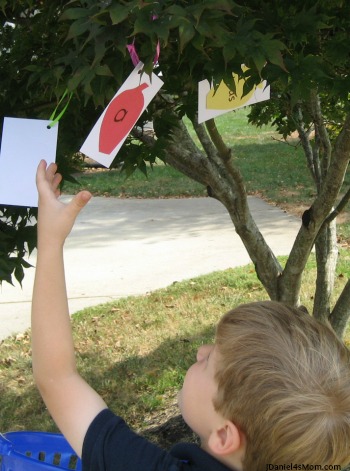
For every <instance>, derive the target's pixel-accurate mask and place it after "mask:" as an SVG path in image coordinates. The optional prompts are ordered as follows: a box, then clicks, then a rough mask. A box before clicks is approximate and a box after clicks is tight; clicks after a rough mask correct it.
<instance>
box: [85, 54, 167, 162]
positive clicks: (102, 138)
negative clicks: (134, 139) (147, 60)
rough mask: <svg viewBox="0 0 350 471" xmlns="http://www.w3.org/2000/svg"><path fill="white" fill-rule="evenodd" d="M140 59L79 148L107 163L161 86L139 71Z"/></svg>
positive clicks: (157, 80) (154, 76)
mask: <svg viewBox="0 0 350 471" xmlns="http://www.w3.org/2000/svg"><path fill="white" fill-rule="evenodd" d="M142 67H143V64H142V62H140V63H139V64H138V65H137V66H136V68H135V69H134V70H133V72H132V73H131V74H130V75H129V77H128V78H127V80H126V81H125V82H124V84H123V85H122V87H121V88H120V89H119V90H118V92H117V93H116V95H115V96H114V97H113V99H112V100H111V102H110V103H109V105H108V106H107V108H106V109H105V111H104V112H103V113H102V115H101V116H100V118H99V120H98V121H97V123H96V124H95V126H94V127H93V129H92V131H91V132H90V134H89V136H88V137H87V139H86V141H85V142H84V144H83V146H82V147H81V149H80V151H81V152H83V153H84V154H85V155H87V156H88V157H91V158H92V159H94V160H96V161H97V162H99V163H101V164H102V165H104V166H105V167H109V166H110V165H111V163H112V162H113V159H114V158H115V156H116V155H117V153H118V151H119V149H120V148H121V146H122V145H123V143H124V141H125V139H126V138H127V136H128V134H129V133H130V131H131V130H132V128H133V127H134V125H135V123H136V121H137V120H138V119H139V117H140V116H141V114H142V112H143V111H144V109H145V108H146V106H147V105H148V104H149V102H150V101H151V100H152V98H153V97H154V96H155V95H156V93H157V92H158V91H159V89H160V88H161V87H162V85H163V82H162V81H161V80H160V79H159V78H158V77H157V76H156V75H155V74H152V79H150V77H149V75H147V74H146V73H143V74H141V73H140V71H141V69H142Z"/></svg>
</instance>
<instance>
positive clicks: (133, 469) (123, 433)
mask: <svg viewBox="0 0 350 471" xmlns="http://www.w3.org/2000/svg"><path fill="white" fill-rule="evenodd" d="M82 464H83V471H126V470H128V471H140V470H149V471H151V470H152V471H180V470H182V469H184V468H183V462H181V460H179V459H178V458H175V457H174V456H172V455H171V454H170V453H168V452H167V451H165V450H162V449H161V448H159V447H158V446H156V445H155V444H153V443H151V442H149V441H148V440H146V439H145V438H143V437H141V436H140V435H138V434H136V433H135V432H133V431H132V430H131V429H130V428H129V427H128V426H127V424H126V423H125V422H124V420H123V419H122V418H120V417H118V416H116V415H114V414H113V413H112V412H111V411H110V410H109V409H105V410H103V411H102V412H100V413H99V414H98V415H97V417H96V418H95V419H94V420H93V422H92V423H91V425H90V427H89V429H88V431H87V433H86V436H85V439H84V444H83V453H82Z"/></svg>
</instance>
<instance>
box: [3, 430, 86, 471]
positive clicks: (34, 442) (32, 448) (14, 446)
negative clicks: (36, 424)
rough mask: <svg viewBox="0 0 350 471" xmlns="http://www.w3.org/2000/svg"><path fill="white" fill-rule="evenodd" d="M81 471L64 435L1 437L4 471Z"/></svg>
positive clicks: (5, 434)
mask: <svg viewBox="0 0 350 471" xmlns="http://www.w3.org/2000/svg"><path fill="white" fill-rule="evenodd" d="M60 469H63V470H76V471H81V469H82V466H81V460H80V459H79V458H78V457H77V455H76V454H75V452H74V450H73V449H72V448H71V446H70V445H69V443H68V442H67V440H66V439H65V438H64V436H63V435H60V434H58V433H45V432H8V433H4V434H0V471H53V470H56V471H57V470H60Z"/></svg>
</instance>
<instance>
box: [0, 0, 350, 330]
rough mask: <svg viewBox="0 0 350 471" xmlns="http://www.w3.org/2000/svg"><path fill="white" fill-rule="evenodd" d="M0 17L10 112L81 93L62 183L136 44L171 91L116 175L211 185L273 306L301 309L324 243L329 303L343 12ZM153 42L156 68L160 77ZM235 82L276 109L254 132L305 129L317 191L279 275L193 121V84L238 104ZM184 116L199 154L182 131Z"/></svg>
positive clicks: (101, 6)
mask: <svg viewBox="0 0 350 471" xmlns="http://www.w3.org/2000/svg"><path fill="white" fill-rule="evenodd" d="M0 11H1V16H2V26H1V31H0V37H1V56H0V80H1V85H2V87H1V91H0V106H1V111H2V114H3V115H7V116H10V115H15V116H30V117H35V116H37V117H45V118H47V117H48V116H49V115H50V114H51V111H52V110H53V108H54V107H55V104H56V103H57V102H58V101H59V99H60V97H62V95H63V94H64V92H65V90H68V91H69V92H73V100H72V102H71V104H70V106H69V108H68V111H67V112H66V113H65V115H64V118H63V119H62V120H61V124H60V133H59V149H58V161H59V165H60V167H61V171H63V173H64V174H66V175H68V174H69V170H70V168H71V167H72V166H73V165H74V163H75V162H74V159H73V158H72V155H73V154H74V152H76V151H77V149H79V147H80V145H81V143H82V141H83V140H84V138H85V136H86V135H87V133H88V131H89V129H90V127H91V126H92V125H93V123H94V122H95V120H96V118H97V116H98V115H99V114H100V113H101V111H102V109H103V107H104V106H105V105H106V104H107V103H108V102H109V100H110V99H111V98H112V96H113V95H114V94H115V91H116V89H117V88H118V86H119V85H121V83H122V82H123V81H124V80H125V78H126V77H127V75H128V74H129V73H130V71H131V70H132V68H133V65H132V62H131V60H130V57H129V53H128V50H127V45H128V44H131V43H133V44H134V45H135V47H136V50H137V52H138V55H139V57H140V59H141V60H142V61H143V63H144V73H148V74H150V73H151V72H152V71H153V70H155V71H156V72H158V71H161V73H162V79H163V80H164V87H163V88H162V90H161V92H160V93H159V94H158V96H157V97H156V99H155V100H153V102H152V103H151V104H150V106H149V107H148V109H147V112H146V113H144V114H143V116H142V117H141V119H140V121H139V123H138V125H139V126H138V127H136V128H135V129H134V130H133V132H132V133H131V135H130V137H129V138H128V139H127V141H126V143H125V145H124V146H123V148H122V151H121V152H120V153H119V154H118V156H117V157H116V159H115V162H114V164H117V163H119V162H124V168H125V170H126V171H127V172H129V173H130V172H132V171H133V170H134V169H135V168H140V169H141V170H144V171H145V163H146V162H151V163H152V162H154V160H155V158H156V157H159V158H162V159H163V160H165V161H166V162H168V163H169V164H170V165H173V166H174V167H176V168H178V169H179V170H181V171H182V172H184V173H185V174H187V175H188V176H190V177H191V178H194V179H196V180H197V181H200V182H201V183H203V184H204V185H205V186H207V188H208V192H209V194H210V195H211V196H213V197H215V198H217V199H218V200H220V201H221V202H222V203H223V204H224V205H225V207H226V208H227V210H228V212H229V214H230V216H231V219H232V221H233V224H234V225H235V228H236V230H237V232H238V234H239V235H240V236H241V238H242V241H243V243H244V244H245V246H246V248H247V250H248V252H249V254H250V257H251V258H252V260H253V262H254V264H255V267H256V271H257V275H258V277H259V279H260V280H261V282H262V283H263V285H264V286H265V288H266V290H267V292H268V293H269V295H270V297H272V298H273V299H279V300H282V301H285V302H288V303H291V304H297V303H298V302H299V292H300V284H301V276H302V272H303V269H304V267H305V263H306V260H307V258H308V256H309V254H310V251H311V249H312V247H313V245H314V243H316V251H317V256H318V267H319V272H318V292H319V293H323V292H325V289H324V288H325V286H327V285H329V280H328V281H327V279H328V278H329V274H330V273H331V272H332V270H333V273H334V269H333V268H334V267H333V265H334V257H333V261H331V258H332V257H331V254H332V253H333V252H334V240H333V239H334V230H333V229H332V222H331V219H332V217H333V216H331V214H332V208H333V206H334V205H335V204H336V201H337V197H338V194H339V191H340V189H341V187H342V183H343V179H344V175H345V172H346V169H347V166H348V163H349V154H350V114H349V89H350V76H349V73H348V71H349V68H350V67H349V66H350V64H349V61H350V41H349V39H350V38H349V35H350V24H349V23H350V5H349V4H348V2H346V1H345V0H330V1H328V2H323V1H319V2H316V3H315V2H311V1H309V0H306V1H300V0H296V1H293V2H289V4H287V3H286V2H285V1H282V0H266V1H263V2H261V1H257V0H256V1H255V0H250V1H249V2H247V1H243V0H238V1H236V2H234V1H232V0H220V1H215V0H204V1H203V0H202V1H199V0H195V1H192V2H188V1H186V0H180V1H178V2H176V4H174V2H170V1H169V0H162V1H159V2H152V1H143V0H131V1H115V0H105V1H103V0H101V1H95V0H71V1H58V2H52V1H47V2H32V1H29V0H27V1H25V0H22V1H21V2H15V1H13V0H12V1H10V0H2V1H1V0H0ZM158 43H159V44H160V58H159V64H158V66H157V68H156V69H154V57H155V51H156V47H157V44H158ZM243 63H244V64H245V65H247V67H248V68H247V69H245V71H242V68H241V65H242V64H243ZM232 72H235V73H237V74H239V75H240V76H243V77H244V79H245V81H246V84H245V91H248V90H249V88H250V87H251V86H252V85H253V84H257V83H259V82H260V81H261V79H266V80H267V81H268V82H269V84H270V85H271V89H272V99H271V100H270V101H269V102H265V103H264V104H261V105H257V106H255V107H254V108H253V109H252V112H251V115H250V120H251V122H252V123H255V124H257V125H260V124H263V123H268V122H273V123H274V124H275V125H276V126H277V127H278V129H279V130H280V132H281V134H282V135H283V136H287V135H288V134H290V132H292V131H295V130H297V131H298V132H299V135H300V138H301V143H302V145H303V149H304V152H305V157H306V163H307V167H308V169H309V171H310V172H311V174H312V176H313V178H314V181H315V186H316V189H317V196H316V198H315V201H314V202H313V204H312V206H311V207H310V209H309V210H308V212H306V213H305V215H304V218H303V221H302V224H301V228H300V231H299V234H298V237H297V239H296V241H295V244H294V247H293V250H292V253H291V255H290V257H289V259H288V262H287V265H286V267H285V268H284V269H282V267H281V266H280V264H279V263H278V261H277V259H276V257H274V255H273V253H272V252H271V250H270V249H269V247H268V246H267V244H266V242H265V241H264V239H263V237H262V235H261V234H260V232H259V230H258V228H257V226H256V224H255V222H254V220H253V219H252V217H251V214H250V212H249V208H248V205H247V200H246V193H245V188H244V182H243V180H242V176H241V174H240V172H239V170H238V168H237V167H236V166H235V163H234V160H233V159H232V155H231V154H232V153H231V150H230V149H228V148H227V146H226V145H225V143H224V142H223V141H222V139H221V136H220V135H219V133H218V131H217V129H216V126H215V121H214V120H210V121H209V122H207V123H206V125H199V124H198V122H197V118H196V111H197V99H198V98H197V85H198V82H199V81H200V80H203V79H205V78H206V79H208V80H210V81H213V83H214V86H218V85H219V83H220V82H221V80H224V81H225V83H226V84H227V85H228V86H229V87H230V88H231V90H232V91H233V92H235V84H234V81H233V78H232ZM185 115H186V116H187V117H189V118H190V120H191V121H192V123H193V126H194V129H195V131H196V133H197V136H198V138H199V140H200V141H201V144H202V146H203V149H202V150H201V149H199V148H198V147H196V146H195V144H194V142H193V141H192V139H191V138H190V137H189V135H188V133H187V130H186V128H185V126H184V125H183V122H182V117H183V116H185ZM150 119H152V120H153V122H154V128H155V132H156V138H155V139H153V138H150V137H148V136H146V135H144V134H143V133H142V124H143V122H144V121H147V120H150ZM311 129H313V130H314V131H315V140H314V141H311V140H310V130H311ZM233 132H234V130H233ZM135 139H138V140H139V143H141V144H142V145H141V146H140V145H139V143H137V144H136V143H135ZM174 140H176V142H175V141H174ZM345 194H347V192H346V189H345ZM342 204H343V206H344V205H345V204H346V199H345V200H343V203H342ZM6 210H8V209H6ZM12 211H13V212H14V214H15V212H16V210H15V209H13V210H12ZM23 220H26V217H24V219H23ZM332 240H333V242H331V241H332ZM12 249H14V250H15V251H16V247H12ZM4 255H6V254H5V252H4ZM4 260H9V257H8V258H7V259H6V257H4ZM332 264H333V265H332ZM331 265H332V267H333V268H329V267H330V266H331ZM8 267H9V272H11V270H13V269H12V268H11V266H10V264H9V265H8ZM3 279H9V276H8V275H7V278H3ZM331 284H332V283H331ZM326 291H327V297H326V298H324V297H322V296H321V294H317V290H316V300H315V305H316V306H317V312H318V315H319V317H320V318H321V319H323V320H325V319H330V320H331V321H332V322H333V325H335V324H336V321H335V320H334V319H335V318H338V317H339V313H340V312H342V314H341V315H340V317H341V318H342V319H343V320H344V319H346V318H347V316H349V314H350V311H349V308H347V309H346V308H345V309H344V305H345V304H346V303H345V302H339V303H337V307H336V309H335V310H334V309H333V311H332V312H331V306H330V294H331V288H330V289H329V290H328V288H327V290H326ZM328 291H329V293H328ZM348 291H349V287H348V288H346V289H345V291H344V296H343V298H344V299H345V300H346V299H347V297H346V295H348ZM343 298H340V299H343ZM348 304H349V303H348ZM337 313H338V314H337ZM338 333H340V330H339V329H338Z"/></svg>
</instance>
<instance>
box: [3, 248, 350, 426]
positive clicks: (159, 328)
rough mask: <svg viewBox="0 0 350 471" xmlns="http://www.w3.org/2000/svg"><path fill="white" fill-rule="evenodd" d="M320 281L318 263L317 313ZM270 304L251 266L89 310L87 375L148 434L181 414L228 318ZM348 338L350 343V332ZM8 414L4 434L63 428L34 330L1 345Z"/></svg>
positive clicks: (81, 330)
mask: <svg viewBox="0 0 350 471" xmlns="http://www.w3.org/2000/svg"><path fill="white" fill-rule="evenodd" d="M280 260H281V263H284V261H285V259H284V258H281V259H280ZM349 260H350V257H349V254H348V253H347V252H345V251H344V252H343V253H342V255H341V263H340V265H339V268H338V275H339V276H338V277H337V290H336V292H337V293H338V292H339V290H340V289H341V288H342V287H343V286H344V284H345V282H346V278H347V277H348V276H349V275H350V273H349V271H350V268H349V267H350V263H349ZM341 275H342V276H341ZM314 279H315V261H314V259H313V257H311V259H310V261H309V263H308V266H307V269H306V272H305V276H304V282H303V290H302V302H303V304H305V305H306V306H307V307H308V308H309V309H311V306H312V293H313V283H314ZM262 299H267V295H266V293H265V291H264V289H263V288H262V286H261V284H260V283H259V281H258V280H257V277H256V275H255V271H254V268H253V266H252V265H248V266H246V267H239V268H235V269H230V270H225V271H220V272H214V273H212V274H209V275H205V276H201V277H199V278H194V279H191V280H187V281H183V282H179V283H174V284H173V285H171V286H169V287H168V288H165V289H161V290H157V291H154V292H152V293H151V294H148V295H145V296H136V297H130V298H125V299H121V300H118V301H115V302H112V303H108V304H104V305H100V306H95V307H91V308H88V309H85V310H83V311H81V312H79V313H77V314H75V315H74V316H73V329H74V338H75V345H76V351H77V361H78V367H79V371H80V372H81V374H82V376H83V377H85V378H86V379H87V381H88V382H89V383H90V384H91V385H92V386H93V387H94V388H95V389H96V390H97V391H98V392H99V393H100V394H101V395H102V396H103V397H104V399H105V400H106V402H107V403H108V405H109V406H110V407H111V408H112V409H113V410H114V411H116V412H118V413H120V414H121V415H122V416H124V417H126V419H127V421H128V422H129V423H130V424H131V425H132V426H133V427H135V428H136V429H137V430H144V429H145V428H147V426H148V424H149V423H153V422H154V416H157V417H158V416H159V414H162V412H164V411H167V410H168V409H169V408H170V409H172V410H173V409H174V403H175V402H176V395H177V391H178V390H179V388H180V387H181V384H182V381H183V378H184V374H185V372H186V370H187V368H188V367H189V366H190V365H191V364H192V363H193V362H194V360H195V354H196V350H197V348H198V346H199V345H201V344H203V343H208V342H212V340H213V336H214V331H215V325H216V323H217V322H218V320H219V318H220V317H221V315H222V314H223V313H225V312H226V311H228V310H229V309H231V308H233V307H234V306H236V305H238V304H241V303H246V302H251V301H256V300H262ZM346 339H347V342H348V344H349V345H350V329H348V331H347V337H346ZM0 410H1V421H0V426H1V430H2V431H7V430H22V429H31V430H33V429H37V430H48V431H53V430H55V426H54V424H53V422H52V420H51V418H50V416H49V415H48V413H47V410H46V408H45V406H44V404H43V402H42V401H41V398H40V397H39V394H38V392H37V390H36V388H35V386H34V383H33V378H32V372H31V350H30V332H26V333H24V334H20V335H18V336H16V337H12V338H8V339H6V340H5V341H3V342H2V344H1V349H0Z"/></svg>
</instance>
